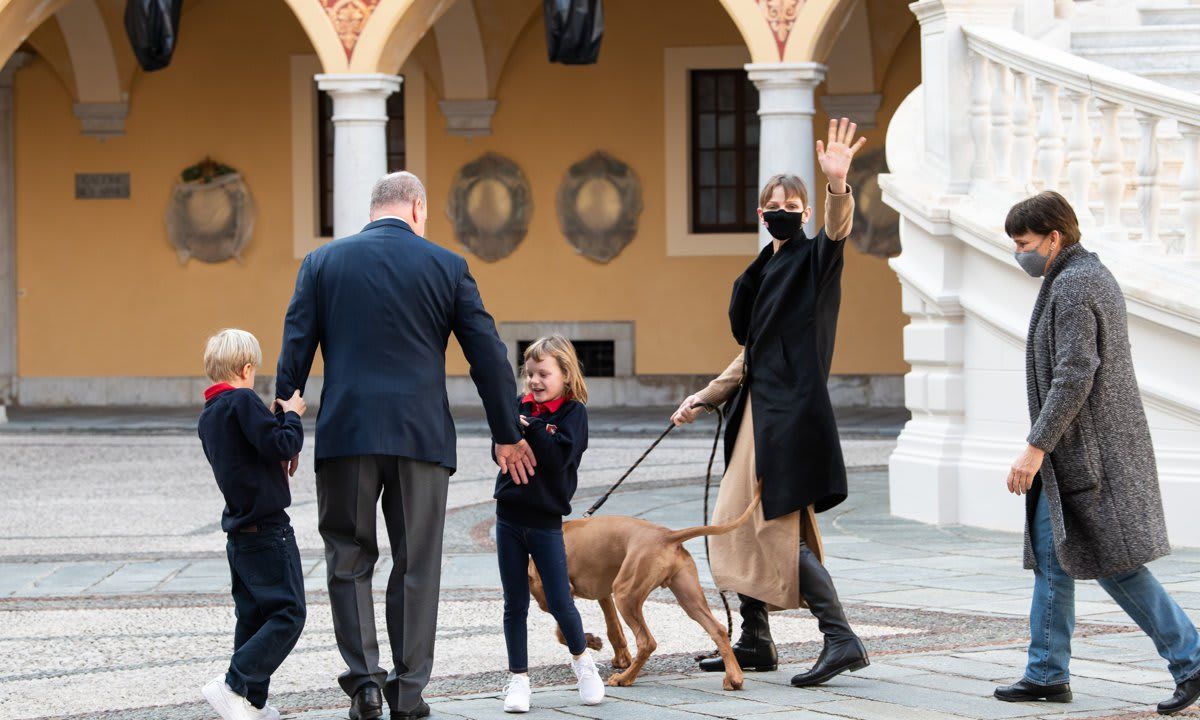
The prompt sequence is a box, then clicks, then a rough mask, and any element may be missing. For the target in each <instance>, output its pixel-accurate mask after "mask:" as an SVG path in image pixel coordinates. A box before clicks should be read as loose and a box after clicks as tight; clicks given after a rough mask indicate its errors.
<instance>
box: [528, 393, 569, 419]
mask: <svg viewBox="0 0 1200 720" xmlns="http://www.w3.org/2000/svg"><path fill="white" fill-rule="evenodd" d="M569 399H570V397H569V396H568V395H563V396H561V397H556V398H554V399H553V400H550V401H548V402H545V403H540V402H538V401H537V400H534V399H533V393H527V394H526V395H525V397H523V398H521V402H522V403H531V404H532V405H533V414H534V415H549V414H551V413H556V412H558V409H559V408H561V407H562V406H563V403H565V402H566V401H567V400H569Z"/></svg>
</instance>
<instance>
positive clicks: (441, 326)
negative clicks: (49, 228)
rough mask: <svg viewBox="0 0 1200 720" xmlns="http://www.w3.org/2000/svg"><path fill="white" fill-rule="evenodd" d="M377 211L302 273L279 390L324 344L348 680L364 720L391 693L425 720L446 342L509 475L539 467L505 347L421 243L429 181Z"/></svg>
mask: <svg viewBox="0 0 1200 720" xmlns="http://www.w3.org/2000/svg"><path fill="white" fill-rule="evenodd" d="M370 213H371V222H370V223H369V224H368V225H367V226H366V227H365V228H363V231H362V232H360V233H359V234H357V235H352V236H350V237H346V238H342V239H340V240H336V241H334V242H331V243H329V244H328V245H325V246H323V247H321V248H318V249H317V250H314V251H313V252H312V253H309V255H308V256H307V257H305V258H304V262H303V263H302V264H301V265H300V273H299V275H298V276H297V278H296V290H295V294H294V295H293V296H292V301H291V304H290V305H289V306H288V311H287V319H286V321H285V324H284V331H283V348H282V350H281V352H280V355H279V368H278V372H277V379H276V389H275V391H276V395H278V396H279V397H281V398H289V397H291V396H292V392H293V391H295V390H299V391H300V392H301V394H303V392H304V385H305V383H306V382H307V380H308V374H309V371H310V370H311V367H312V361H313V355H314V353H315V352H316V350H317V347H318V346H320V348H321V355H322V357H323V358H324V361H325V384H324V387H323V389H322V391H321V404H320V412H319V414H318V415H317V434H316V454H317V512H318V516H319V528H320V531H321V537H322V538H323V539H324V541H325V560H326V566H327V577H328V582H329V601H330V605H331V606H332V610H333V628H334V633H335V635H336V637H337V643H338V649H339V650H340V651H341V653H342V658H343V659H344V660H345V662H346V665H347V666H348V670H347V671H346V672H345V673H343V674H342V675H341V676H340V677H339V678H338V681H339V683H340V684H341V686H342V689H343V690H345V691H346V694H347V695H348V696H350V698H351V705H350V717H351V718H352V720H374V719H375V718H381V717H382V716H383V703H382V697H381V696H383V695H386V698H387V701H388V705H389V706H390V707H391V717H392V718H393V720H407V719H409V718H420V717H425V716H426V715H428V714H429V706H428V705H427V704H426V703H425V702H424V700H422V698H421V693H422V691H423V690H424V688H425V685H426V684H427V683H428V682H429V674H430V670H431V668H432V665H433V645H434V633H435V629H436V625H437V606H438V590H439V586H440V582H441V562H442V528H443V526H444V524H445V517H446V492H447V487H448V485H449V481H450V475H451V474H452V473H453V472H454V469H455V464H456V457H455V432H454V422H453V420H452V419H451V417H450V405H449V402H448V400H447V399H446V343H447V341H448V340H449V337H450V333H454V336H455V337H456V338H457V339H458V342H459V344H460V345H461V346H462V349H463V352H464V354H465V355H466V357H467V361H468V362H470V364H471V379H472V380H473V381H474V382H475V386H476V388H477V389H478V390H479V396H480V398H481V399H482V400H483V406H484V410H485V411H486V413H487V420H488V426H489V427H490V428H491V433H492V437H493V439H494V440H495V441H496V443H497V445H496V457H497V460H498V461H499V463H500V466H501V468H502V469H503V470H505V471H506V472H508V471H511V472H512V473H513V474H514V477H516V478H518V479H519V480H518V481H519V482H527V481H528V480H527V478H528V476H529V475H532V474H533V465H534V464H535V463H534V460H533V453H532V452H531V451H530V450H529V446H528V445H526V443H525V441H524V440H523V439H522V438H521V432H520V429H519V428H518V426H517V418H516V415H515V414H514V413H513V411H512V403H513V398H514V397H516V395H517V388H516V380H515V377H514V373H513V369H512V366H511V365H510V364H509V360H508V357H507V351H506V349H505V346H504V343H502V342H501V341H500V338H499V336H498V335H497V334H496V325H495V323H494V322H493V320H492V317H491V315H489V314H488V312H487V311H486V310H485V309H484V307H483V301H482V300H481V299H480V297H479V289H478V287H477V286H476V284H475V280H474V278H472V277H471V274H470V272H468V270H467V263H466V261H465V260H464V259H463V258H462V257H460V256H459V255H456V254H455V253H452V252H450V251H449V250H445V249H443V248H441V247H438V246H437V245H434V244H433V243H430V242H428V241H427V240H425V239H424V238H423V237H422V236H423V235H424V234H425V220H426V218H427V217H428V206H427V204H426V198H425V188H424V187H423V186H422V185H421V181H420V180H419V179H417V177H416V176H415V175H413V174H412V173H408V172H398V173H392V174H390V175H386V176H384V177H383V178H382V179H380V180H379V182H377V183H376V184H375V188H374V190H373V191H372V193H371V206H370ZM295 462H296V461H295V460H293V461H292V463H293V465H292V470H293V472H294V470H295ZM381 495H382V499H383V515H384V519H385V522H386V525H387V532H388V539H389V541H390V543H391V548H392V572H391V576H390V577H389V578H388V587H387V628H388V639H389V641H390V643H391V648H392V660H393V669H392V671H391V672H390V673H387V674H385V673H384V670H383V669H382V668H381V667H380V666H379V645H378V640H377V639H376V634H375V615H374V609H373V606H372V602H371V576H372V573H373V571H374V568H375V561H376V560H377V559H378V558H379V548H378V546H377V544H376V536H375V508H376V503H378V502H379V500H380V496H381ZM381 689H382V692H381Z"/></svg>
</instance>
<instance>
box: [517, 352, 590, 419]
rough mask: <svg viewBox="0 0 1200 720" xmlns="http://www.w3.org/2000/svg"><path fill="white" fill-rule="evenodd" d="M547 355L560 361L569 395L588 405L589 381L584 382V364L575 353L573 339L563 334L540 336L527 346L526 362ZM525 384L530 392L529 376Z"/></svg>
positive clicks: (539, 360) (559, 366) (559, 365)
mask: <svg viewBox="0 0 1200 720" xmlns="http://www.w3.org/2000/svg"><path fill="white" fill-rule="evenodd" d="M547 357H552V358H554V359H555V360H556V361H557V362H558V368H559V369H560V370H562V373H563V377H564V378H565V380H564V385H565V387H566V388H567V397H570V398H572V399H574V400H578V401H579V402H581V403H584V404H585V405H586V404H587V400H588V390H587V383H586V382H584V379H583V366H582V365H581V364H580V363H579V356H578V355H576V354H575V346H574V345H572V344H571V341H570V340H568V339H566V338H565V337H563V336H562V335H550V336H547V337H544V338H539V339H538V340H536V341H534V342H533V343H531V344H530V345H529V347H527V348H525V358H524V361H525V362H529V361H530V360H532V361H534V362H541V361H542V360H545V359H546V358H547ZM525 384H526V386H527V387H526V388H525V390H526V392H528V390H529V388H528V384H529V380H528V377H526V380H525Z"/></svg>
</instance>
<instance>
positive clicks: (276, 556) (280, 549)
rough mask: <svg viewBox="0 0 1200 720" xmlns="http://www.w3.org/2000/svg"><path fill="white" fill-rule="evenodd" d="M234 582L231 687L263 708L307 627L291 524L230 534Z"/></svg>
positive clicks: (228, 675) (301, 573) (301, 576)
mask: <svg viewBox="0 0 1200 720" xmlns="http://www.w3.org/2000/svg"><path fill="white" fill-rule="evenodd" d="M225 552H226V554H227V555H228V556H229V571H230V575H231V577H232V580H233V588H232V589H233V606H234V612H235V614H236V615H237V624H236V625H235V626H234V630H233V657H232V658H231V659H230V661H229V670H228V672H226V673H225V684H226V685H228V686H229V689H231V690H233V691H234V692H235V693H237V694H238V695H241V696H242V697H244V698H246V699H247V700H249V701H250V704H251V705H253V706H254V707H257V708H261V707H263V705H265V704H266V702H267V687H268V685H270V682H271V674H272V673H274V672H275V671H276V670H277V669H278V668H279V666H280V664H282V663H283V660H284V658H286V657H287V656H288V653H290V652H291V651H292V648H293V647H295V646H296V641H297V640H299V639H300V631H301V630H303V629H304V619H305V606H304V571H303V569H302V568H301V565H300V551H299V550H298V549H297V548H296V533H295V532H294V531H293V530H292V526H291V525H259V526H258V532H252V533H243V532H236V531H235V532H231V533H229V540H228V542H227V543H226V544H225Z"/></svg>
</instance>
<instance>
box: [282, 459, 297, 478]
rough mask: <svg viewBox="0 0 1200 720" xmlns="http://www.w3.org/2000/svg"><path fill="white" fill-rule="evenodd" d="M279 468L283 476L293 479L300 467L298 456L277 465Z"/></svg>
mask: <svg viewBox="0 0 1200 720" xmlns="http://www.w3.org/2000/svg"><path fill="white" fill-rule="evenodd" d="M279 466H280V467H282V468H283V474H284V475H287V476H288V477H295V476H296V468H298V467H300V456H299V455H297V456H296V457H294V458H292V459H291V460H284V461H283V462H281V463H279Z"/></svg>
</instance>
